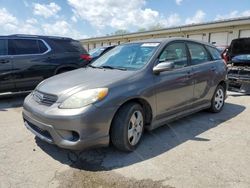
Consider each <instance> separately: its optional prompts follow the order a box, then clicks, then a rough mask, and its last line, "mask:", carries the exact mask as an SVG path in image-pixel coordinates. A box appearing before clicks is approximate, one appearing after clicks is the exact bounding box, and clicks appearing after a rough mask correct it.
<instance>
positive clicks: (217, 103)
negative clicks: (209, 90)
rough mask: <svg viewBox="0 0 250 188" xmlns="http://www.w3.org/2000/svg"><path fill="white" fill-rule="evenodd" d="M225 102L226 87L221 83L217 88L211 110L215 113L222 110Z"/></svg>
mask: <svg viewBox="0 0 250 188" xmlns="http://www.w3.org/2000/svg"><path fill="white" fill-rule="evenodd" d="M224 102H225V88H224V87H222V86H221V85H219V86H218V87H217V88H216V90H215V93H214V96H213V98H212V101H211V107H210V109H209V111H211V112H214V113H217V112H220V111H221V110H222V108H223V106H224Z"/></svg>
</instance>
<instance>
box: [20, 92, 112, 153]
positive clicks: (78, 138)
mask: <svg viewBox="0 0 250 188" xmlns="http://www.w3.org/2000/svg"><path fill="white" fill-rule="evenodd" d="M114 113H115V108H105V109H102V108H99V107H98V108H97V107H95V106H94V105H89V106H87V107H84V108H81V109H59V108H58V104H56V103H55V104H53V105H52V106H49V107H48V106H45V105H41V104H39V103H37V102H36V101H34V100H33V98H32V96H31V95H29V96H27V97H26V99H25V101H24V105H23V119H24V122H25V126H26V127H27V128H28V129H29V130H30V131H31V132H32V133H33V134H35V135H36V136H37V137H39V138H40V139H42V140H44V141H46V142H48V143H51V144H55V145H57V146H59V147H62V148H66V149H72V150H82V149H86V148H90V147H102V146H107V145H108V144H109V128H110V124H111V121H112V118H113V115H114Z"/></svg>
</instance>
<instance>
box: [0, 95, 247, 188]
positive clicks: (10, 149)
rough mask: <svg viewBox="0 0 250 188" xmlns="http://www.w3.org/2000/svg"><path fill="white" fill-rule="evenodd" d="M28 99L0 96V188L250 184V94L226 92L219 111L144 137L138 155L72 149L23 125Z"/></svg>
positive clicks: (192, 116) (181, 122)
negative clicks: (222, 107) (226, 96)
mask: <svg viewBox="0 0 250 188" xmlns="http://www.w3.org/2000/svg"><path fill="white" fill-rule="evenodd" d="M23 99H24V97H22V96H19V97H11V98H4V99H0V138H1V139H0V187H1V188H8V187H26V188H28V187H185V188H186V187H227V188H228V187H250V96H244V95H240V94H237V93H229V97H228V98H227V100H226V104H225V107H224V110H223V111H222V112H221V113H219V114H211V113H208V112H199V113H197V114H194V115H191V116H189V117H186V118H183V119H180V120H178V121H175V122H173V123H169V124H168V125H166V126H164V127H161V128H158V129H156V130H154V131H152V132H147V133H146V134H145V136H144V137H143V140H142V142H141V144H140V146H139V147H138V148H137V150H136V151H135V152H133V153H123V152H119V151H117V150H115V149H114V148H112V147H110V148H101V149H94V150H89V151H82V152H73V151H69V150H64V149H60V148H58V147H56V146H54V145H49V144H47V143H45V142H43V141H40V140H39V139H38V138H34V135H33V134H32V133H30V132H29V131H28V130H26V128H25V127H24V125H23V121H22V115H21V111H22V102H23Z"/></svg>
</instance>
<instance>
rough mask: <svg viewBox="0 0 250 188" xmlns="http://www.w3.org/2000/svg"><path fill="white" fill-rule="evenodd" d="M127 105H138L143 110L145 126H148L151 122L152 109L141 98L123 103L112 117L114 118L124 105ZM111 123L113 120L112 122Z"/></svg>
mask: <svg viewBox="0 0 250 188" xmlns="http://www.w3.org/2000/svg"><path fill="white" fill-rule="evenodd" d="M128 103H138V104H139V105H141V107H142V108H143V110H144V115H145V125H146V126H147V125H150V123H151V121H152V117H153V114H152V108H151V106H150V104H149V103H148V102H147V101H146V100H145V99H141V98H134V99H130V100H128V101H126V102H124V103H123V104H122V105H121V106H120V107H119V108H118V109H117V111H116V113H115V115H114V117H115V116H116V114H117V113H118V111H119V110H120V109H121V108H122V107H123V106H124V105H126V104H128ZM112 121H113V120H112Z"/></svg>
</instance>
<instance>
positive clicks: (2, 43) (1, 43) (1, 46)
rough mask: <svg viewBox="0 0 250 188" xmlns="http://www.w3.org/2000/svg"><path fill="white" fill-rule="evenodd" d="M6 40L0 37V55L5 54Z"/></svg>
mask: <svg viewBox="0 0 250 188" xmlns="http://www.w3.org/2000/svg"><path fill="white" fill-rule="evenodd" d="M7 53H8V50H7V40H5V39H0V55H7Z"/></svg>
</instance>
